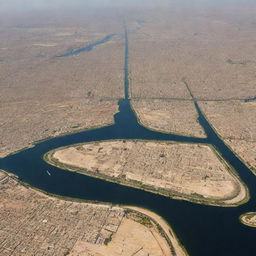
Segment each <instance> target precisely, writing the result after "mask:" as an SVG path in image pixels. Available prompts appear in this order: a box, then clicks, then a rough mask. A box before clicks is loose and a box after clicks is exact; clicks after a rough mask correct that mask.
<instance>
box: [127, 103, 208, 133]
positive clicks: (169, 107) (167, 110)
mask: <svg viewBox="0 0 256 256" xmlns="http://www.w3.org/2000/svg"><path fill="white" fill-rule="evenodd" d="M132 107H133V109H134V110H135V112H136V114H137V116H138V118H139V121H140V123H141V124H142V125H144V126H146V127H148V128H150V129H153V130H158V131H162V132H167V133H176V134H182V135H187V136H195V137H205V133H204V130H203V128H202V127H201V126H200V124H199V123H198V121H197V118H198V114H197V112H196V109H195V106H194V103H193V102H192V101H176V100H142V99H141V100H132Z"/></svg>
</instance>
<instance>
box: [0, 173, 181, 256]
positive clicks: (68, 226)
mask: <svg viewBox="0 0 256 256" xmlns="http://www.w3.org/2000/svg"><path fill="white" fill-rule="evenodd" d="M0 199H1V200H0V214H1V220H0V225H1V236H0V254H1V255H10V253H11V254H13V255H23V254H24V255H42V254H44V255H49V256H50V255H51V256H59V255H72V256H75V255H76V256H78V255H79V256H82V255H91V256H96V255H97V256H101V255H102V256H105V255H109V256H119V255H120V256H130V255H131V254H132V253H135V252H136V251H138V253H137V254H136V255H152V256H183V255H186V254H185V250H184V249H183V248H182V247H181V246H180V244H179V242H178V241H177V240H176V238H175V239H173V240H170V239H169V238H168V236H167V235H166V234H165V233H166V230H165V228H166V227H163V228H162V227H161V225H162V223H161V222H160V221H159V222H158V219H157V218H156V217H154V220H153V219H152V218H151V217H150V214H152V215H154V214H153V213H151V212H150V211H147V212H145V210H144V209H141V210H142V212H140V208H136V209H127V208H123V207H119V206H113V205H106V204H93V203H86V202H75V201H66V200H63V199H59V198H55V197H52V196H48V195H45V194H43V193H41V192H39V191H36V190H33V189H31V188H28V187H25V186H23V185H21V184H20V183H19V182H18V181H17V180H16V179H14V178H13V177H11V176H9V175H7V174H6V173H4V172H2V171H1V170H0ZM156 216H157V215H156ZM159 219H160V217H159ZM168 230H170V231H171V232H173V231H172V230H171V227H168ZM167 234H168V233H167Z"/></svg>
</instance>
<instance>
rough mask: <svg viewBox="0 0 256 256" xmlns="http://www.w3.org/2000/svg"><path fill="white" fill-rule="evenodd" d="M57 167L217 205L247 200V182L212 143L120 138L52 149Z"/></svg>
mask: <svg viewBox="0 0 256 256" xmlns="http://www.w3.org/2000/svg"><path fill="white" fill-rule="evenodd" d="M45 159H46V160H47V161H48V162H49V163H50V164H53V165H57V166H59V167H61V168H64V169H68V170H71V171H78V172H80V173H82V174H85V175H89V176H90V175H91V176H95V177H98V178H101V179H106V180H110V181H113V182H117V183H121V184H124V185H127V186H133V187H137V188H141V189H144V190H148V191H151V192H154V193H159V194H162V195H165V196H169V197H173V198H179V199H185V200H190V201H193V202H197V203H204V204H214V205H227V206H229V205H230V206H231V205H236V204H241V203H242V202H243V201H245V200H246V199H247V197H248V193H247V189H246V186H245V185H244V184H243V183H242V182H241V181H240V180H239V178H238V177H237V176H236V175H235V174H234V173H233V172H231V171H230V169H229V168H228V167H227V165H226V164H225V163H224V162H223V161H220V159H219V157H217V155H216V154H215V152H214V151H213V149H212V148H211V147H209V146H206V145H197V144H183V143H179V144H178V143H170V142H154V141H132V140H122V141H120V140H116V141H102V142H93V143H86V144H77V145H72V146H69V147H66V148H60V149H56V150H53V151H50V152H49V153H47V154H46V156H45Z"/></svg>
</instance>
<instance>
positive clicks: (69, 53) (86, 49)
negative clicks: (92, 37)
mask: <svg viewBox="0 0 256 256" xmlns="http://www.w3.org/2000/svg"><path fill="white" fill-rule="evenodd" d="M114 35H115V34H110V35H107V36H105V37H104V38H102V39H101V40H98V41H95V42H93V43H91V44H88V45H86V46H85V47H82V48H79V49H76V50H74V49H71V50H69V51H67V52H66V53H63V54H61V55H57V56H56V57H58V58H62V57H69V56H73V55H78V54H80V53H82V52H89V51H91V50H93V48H94V47H95V46H97V45H100V44H104V43H106V42H108V41H109V40H110V39H111V38H112V37H113V36H114Z"/></svg>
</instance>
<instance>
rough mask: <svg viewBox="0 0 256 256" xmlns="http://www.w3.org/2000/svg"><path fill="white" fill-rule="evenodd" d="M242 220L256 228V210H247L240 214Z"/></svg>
mask: <svg viewBox="0 0 256 256" xmlns="http://www.w3.org/2000/svg"><path fill="white" fill-rule="evenodd" d="M240 221H241V222H242V223H243V224H244V225H247V226H250V227H254V228H256V212H247V213H245V214H242V215H241V216H240Z"/></svg>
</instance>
